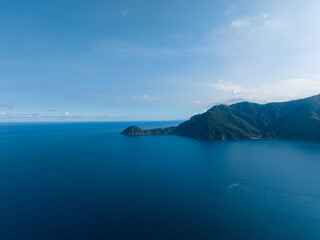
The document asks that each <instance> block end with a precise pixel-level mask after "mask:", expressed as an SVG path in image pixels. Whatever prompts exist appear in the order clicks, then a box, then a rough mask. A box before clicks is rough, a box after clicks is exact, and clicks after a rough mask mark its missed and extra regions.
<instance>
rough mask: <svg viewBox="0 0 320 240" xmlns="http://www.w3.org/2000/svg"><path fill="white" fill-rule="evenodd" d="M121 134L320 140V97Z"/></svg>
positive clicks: (226, 109)
mask: <svg viewBox="0 0 320 240" xmlns="http://www.w3.org/2000/svg"><path fill="white" fill-rule="evenodd" d="M121 134H123V135H127V136H140V135H168V134H174V135H179V136H184V137H189V138H194V139H202V140H237V139H250V138H276V139H296V140H310V141H320V95H316V96H313V97H309V98H304V99H299V100H294V101H288V102H276V103H268V104H258V103H250V102H240V103H236V104H232V105H230V106H227V105H216V106H214V107H212V108H211V109H209V110H208V111H207V112H205V113H202V114H198V115H195V116H193V117H191V118H190V119H189V120H188V121H185V122H183V123H181V124H179V125H178V126H177V127H169V128H165V129H161V128H157V129H148V130H142V129H140V128H138V127H137V126H131V127H129V128H127V129H125V130H124V131H123V132H122V133H121Z"/></svg>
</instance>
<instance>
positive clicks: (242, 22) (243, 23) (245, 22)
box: [230, 16, 250, 28]
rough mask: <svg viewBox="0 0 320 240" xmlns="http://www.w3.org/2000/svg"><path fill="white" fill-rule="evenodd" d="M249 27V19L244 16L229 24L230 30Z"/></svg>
mask: <svg viewBox="0 0 320 240" xmlns="http://www.w3.org/2000/svg"><path fill="white" fill-rule="evenodd" d="M249 25H250V17H248V16H245V17H244V18H241V19H237V20H234V21H232V22H231V24H230V27H231V28H244V27H248V26H249Z"/></svg>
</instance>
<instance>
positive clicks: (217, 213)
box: [0, 122, 320, 240]
mask: <svg viewBox="0 0 320 240" xmlns="http://www.w3.org/2000/svg"><path fill="white" fill-rule="evenodd" d="M131 124H132V123H63V124H62V123H47V124H45V123H41V124H30V123H29V124H21V123H20V124H4V123H2V124H0V240H16V239H17V240H47V239H48V240H60V239H76V240H82V239H107V240H112V239H117V240H118V239H119V240H126V239H141V240H142V239H143V240H149V239H150V240H152V239H174V240H177V239H184V240H185V239H186V240H189V239H190V240H202V239H245V240H248V239H259V240H263V239H282V240H286V239H288V240H294V239H304V240H306V239H320V144H319V143H311V142H298V141H272V140H256V141H225V142H206V141H197V140H193V139H188V138H182V137H178V136H144V137H125V136H122V135H119V133H120V132H121V130H123V129H124V128H126V127H127V126H129V125H131ZM137 124H138V125H139V126H141V127H143V128H152V127H164V126H168V125H176V123H169V122H162V123H161V122H149V123H147V122H140V123H137Z"/></svg>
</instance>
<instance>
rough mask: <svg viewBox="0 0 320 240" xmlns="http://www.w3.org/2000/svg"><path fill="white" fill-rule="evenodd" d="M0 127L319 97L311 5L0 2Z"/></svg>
mask: <svg viewBox="0 0 320 240" xmlns="http://www.w3.org/2000/svg"><path fill="white" fill-rule="evenodd" d="M0 6H1V7H0V121H2V122H16V121H18V122H19V121H22V122H23V121H149V120H184V119H188V118H189V117H191V116H192V115H194V114H197V113H202V112H204V111H206V110H207V109H208V108H210V107H212V106H213V105H216V104H232V103H235V102H239V101H251V102H258V103H267V102H273V101H287V100H292V99H298V98H303V97H308V96H312V95H316V94H320V67H319V63H320V15H319V12H320V2H319V1H318V0H304V1H300V0H290V1H289V0H282V1H279V0H268V1H266V0H264V1H262V0H250V1H249V0H233V1H232V0H219V1H217V0H198V1H189V0H161V1H160V0H104V1H103V0H81V1H79V0H28V1H25V0H0Z"/></svg>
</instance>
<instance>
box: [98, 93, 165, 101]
mask: <svg viewBox="0 0 320 240" xmlns="http://www.w3.org/2000/svg"><path fill="white" fill-rule="evenodd" d="M93 95H94V96H97V97H102V98H107V99H108V98H110V99H123V100H145V101H157V100H161V99H162V98H161V97H156V96H150V95H148V94H145V95H143V96H114V95H109V94H104V93H95V94H93Z"/></svg>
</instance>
